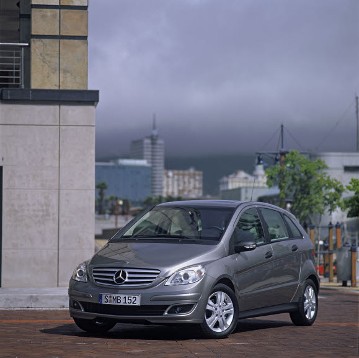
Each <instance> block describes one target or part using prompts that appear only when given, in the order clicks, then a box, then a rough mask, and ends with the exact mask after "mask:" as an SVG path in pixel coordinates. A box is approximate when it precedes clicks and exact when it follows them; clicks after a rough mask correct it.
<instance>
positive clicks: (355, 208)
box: [345, 178, 359, 218]
mask: <svg viewBox="0 0 359 358" xmlns="http://www.w3.org/2000/svg"><path fill="white" fill-rule="evenodd" d="M346 189H347V190H349V191H352V192H353V193H354V195H353V196H352V197H350V198H348V199H346V200H345V208H346V209H349V211H348V218H353V217H356V216H359V179H355V178H352V179H351V180H350V183H349V185H347V186H346Z"/></svg>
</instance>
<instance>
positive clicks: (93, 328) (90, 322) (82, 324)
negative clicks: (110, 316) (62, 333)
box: [73, 317, 116, 334]
mask: <svg viewBox="0 0 359 358" xmlns="http://www.w3.org/2000/svg"><path fill="white" fill-rule="evenodd" d="M73 319H74V321H75V323H76V326H77V327H79V328H81V329H82V330H83V331H86V332H88V333H95V334H103V333H106V332H107V331H109V330H110V329H111V328H113V327H114V326H115V325H116V322H114V321H110V320H106V319H97V318H95V319H81V318H75V317H74V318H73Z"/></svg>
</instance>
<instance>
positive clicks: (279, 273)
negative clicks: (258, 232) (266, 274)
mask: <svg viewBox="0 0 359 358" xmlns="http://www.w3.org/2000/svg"><path fill="white" fill-rule="evenodd" d="M260 213H261V215H262V217H263V219H264V223H265V224H264V230H265V231H266V232H267V235H269V238H270V245H271V247H272V249H273V261H272V263H273V265H272V279H273V284H274V288H273V289H274V292H275V299H274V302H273V303H274V304H276V305H277V304H283V303H288V302H290V301H291V299H292V297H293V295H294V293H295V291H296V289H297V286H298V282H299V272H300V255H299V246H300V245H299V244H298V243H297V242H296V238H295V237H293V235H292V232H291V230H290V228H289V226H288V225H287V224H286V223H285V219H284V216H283V214H282V213H281V212H279V211H277V210H274V209H271V208H260Z"/></svg>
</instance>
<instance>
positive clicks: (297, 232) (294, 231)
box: [284, 215, 303, 239]
mask: <svg viewBox="0 0 359 358" xmlns="http://www.w3.org/2000/svg"><path fill="white" fill-rule="evenodd" d="M284 221H285V222H286V223H287V225H288V226H289V229H290V231H291V233H292V236H293V237H294V238H296V239H302V238H303V235H302V233H301V232H300V230H299V229H298V228H297V226H296V225H295V224H294V222H293V221H292V220H291V219H290V218H289V217H288V216H287V215H284Z"/></svg>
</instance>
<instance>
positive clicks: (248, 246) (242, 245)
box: [234, 241, 257, 254]
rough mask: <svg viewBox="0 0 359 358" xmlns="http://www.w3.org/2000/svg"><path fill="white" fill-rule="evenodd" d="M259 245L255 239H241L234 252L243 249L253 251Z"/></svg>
mask: <svg viewBox="0 0 359 358" xmlns="http://www.w3.org/2000/svg"><path fill="white" fill-rule="evenodd" d="M256 247H257V244H256V243H255V242H254V241H241V242H239V243H238V244H237V245H235V246H234V252H235V253H237V254H239V253H240V252H243V251H253V250H254V249H255V248H256Z"/></svg>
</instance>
